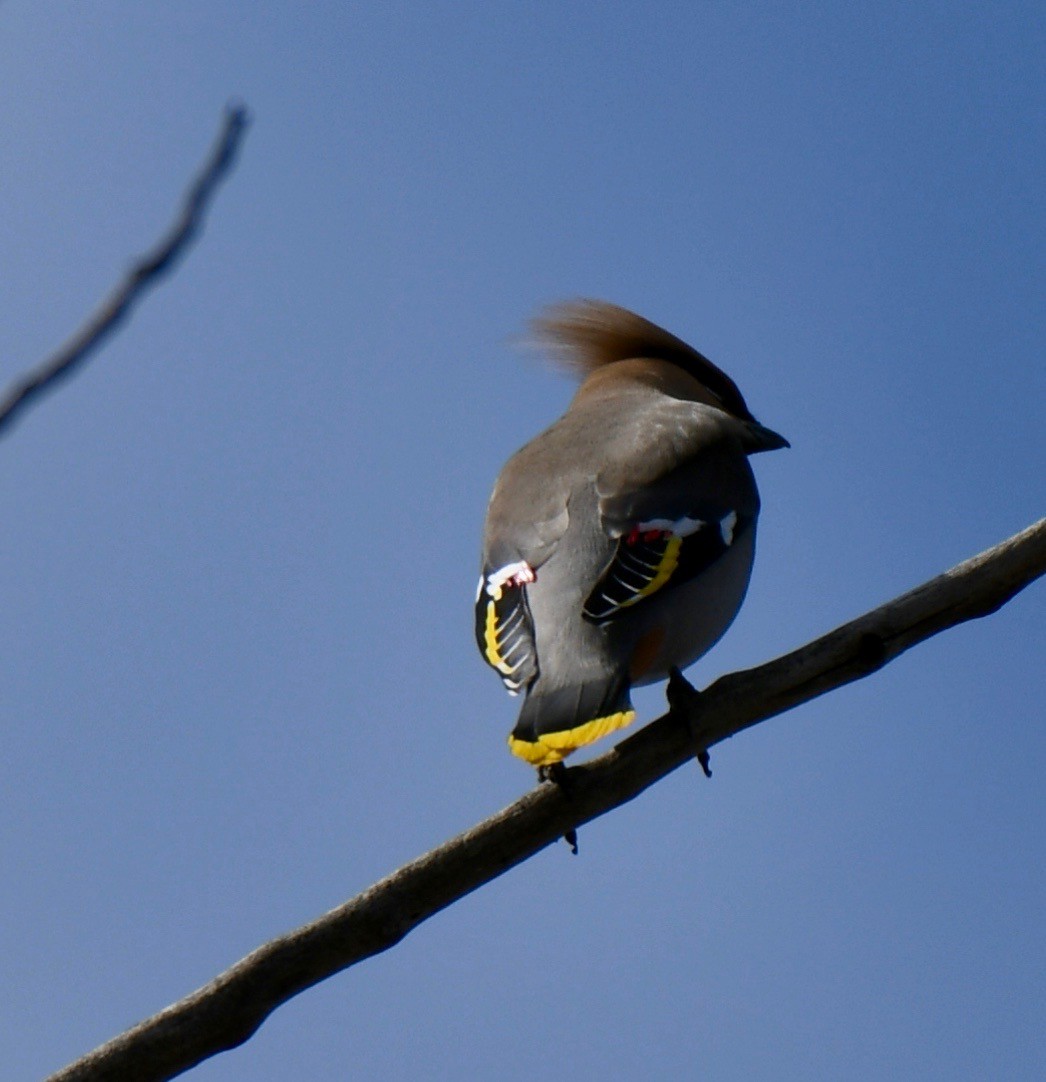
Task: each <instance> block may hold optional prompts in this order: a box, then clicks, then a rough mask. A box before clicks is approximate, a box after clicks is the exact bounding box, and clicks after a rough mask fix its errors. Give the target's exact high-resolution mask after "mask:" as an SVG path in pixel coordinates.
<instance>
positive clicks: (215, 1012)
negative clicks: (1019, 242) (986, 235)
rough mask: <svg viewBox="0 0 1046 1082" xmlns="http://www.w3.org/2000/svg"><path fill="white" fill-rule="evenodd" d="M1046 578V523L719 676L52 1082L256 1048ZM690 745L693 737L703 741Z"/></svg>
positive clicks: (147, 1074) (149, 1071)
mask: <svg viewBox="0 0 1046 1082" xmlns="http://www.w3.org/2000/svg"><path fill="white" fill-rule="evenodd" d="M1043 573H1046V519H1041V520H1040V521H1039V522H1037V523H1035V524H1034V525H1033V526H1029V527H1028V528H1027V529H1026V530H1024V531H1022V532H1021V533H1019V534H1016V535H1015V536H1014V537H1011V538H1009V539H1007V540H1006V541H1003V542H1001V543H1000V544H998V545H996V546H995V547H994V548H990V549H988V550H987V551H986V552H982V553H981V554H980V555H979V556H975V557H974V558H973V559H971V560H967V561H966V562H965V563H962V564H959V565H958V566H957V567H953V568H952V569H951V570H950V571H947V572H945V573H944V574H943V575H940V576H938V577H937V578H935V579H932V580H931V581H930V582H927V583H925V584H924V585H922V586H920V587H918V588H917V589H915V590H912V591H910V592H909V593H907V594H904V595H903V596H901V597H899V598H896V599H895V600H893V601H890V602H888V603H887V604H885V605H883V606H881V607H880V608H877V609H874V610H873V611H872V612H869V613H866V614H865V615H864V616H861V617H858V619H856V620H854V621H852V622H851V623H849V624H845V625H844V626H843V627H840V628H838V629H837V630H835V631H832V632H830V633H829V634H827V635H825V636H823V637H822V638H820V639H817V640H815V641H814V642H812V643H810V644H809V645H807V646H804V647H801V648H800V649H799V650H796V651H794V652H792V653H790V654H786V655H785V656H784V657H781V658H778V659H777V660H775V661H771V662H768V663H767V664H765V665H761V666H759V667H758V668H755V669H749V670H746V671H744V672H737V673H733V674H731V675H729V676H724V677H722V678H720V679H719V680H717V681H716V682H715V683H714V684H712V685H711V687H709V688H708V689H707V690H706V691H705V692H703V693H701V695H700V696H696V695H685V694H684V695H678V694H677V695H676V696H675V697H674V698H675V701H674V702H673V708H672V710H670V711H669V713H667V714H665V715H664V716H663V717H660V718H658V719H657V720H656V721H654V722H651V723H650V724H649V725H648V726H646V727H645V728H644V729H642V730H640V731H639V732H638V733H636V734H635V735H634V736H632V737H630V738H629V739H627V740H625V741H624V742H622V743H621V744H619V745H618V746H617V747H615V748H614V749H613V750H611V751H609V752H607V753H606V754H605V755H603V756H601V757H600V758H598V759H596V760H594V761H592V762H590V763H587V764H584V765H582V766H578V767H575V768H573V769H571V770H569V771H567V772H566V778H565V782H566V784H565V785H564V786H560V785H551V784H545V785H539V786H538V787H537V788H536V789H533V790H532V791H531V792H529V793H527V794H526V795H525V796H524V797H522V798H521V799H520V800H518V801H516V803H515V804H512V805H511V806H510V807H508V808H505V809H504V810H503V811H501V812H498V814H497V815H494V816H492V817H491V818H490V819H487V820H486V821H485V822H483V823H480V824H479V825H478V826H475V827H473V828H472V829H471V830H469V831H466V832H465V833H464V834H461V835H459V836H458V837H456V838H453V839H451V840H450V841H449V842H446V843H445V844H444V845H441V846H440V847H439V848H437V849H434V850H432V851H431V852H429V853H427V854H425V855H424V856H422V857H419V858H418V859H417V860H415V861H413V862H412V863H410V864H407V865H405V866H404V867H402V868H400V869H399V870H398V871H396V872H393V873H392V874H391V875H389V876H387V877H386V878H385V879H382V880H381V881H380V882H378V883H375V884H374V886H372V887H370V888H369V889H368V890H365V891H364V892H363V893H362V894H360V895H357V897H355V898H353V899H351V900H350V901H348V902H346V903H345V904H344V905H341V906H339V907H338V908H337V909H333V910H331V911H330V912H329V913H327V914H325V915H324V916H322V917H320V918H319V919H318V920H315V921H313V922H312V923H311V924H307V925H305V926H303V927H301V928H298V929H297V930H296V931H293V932H291V933H289V934H288V935H285V936H281V937H280V938H278V939H274V940H272V941H271V942H269V943H266V944H265V945H264V946H263V947H260V948H258V950H256V951H254V952H253V953H252V954H249V955H248V956H247V957H246V958H244V959H243V960H242V961H240V962H238V963H237V964H236V965H234V966H233V967H232V968H231V969H228V970H226V971H225V972H224V973H223V974H221V975H220V976H219V977H217V978H215V979H214V980H213V981H211V982H210V983H209V984H207V985H205V986H204V987H203V988H200V989H199V990H198V991H196V992H194V993H192V995H189V996H187V997H186V998H185V999H183V1000H181V1001H179V1002H178V1003H175V1004H173V1005H172V1006H170V1007H168V1008H167V1009H166V1010H164V1011H161V1012H160V1013H159V1014H157V1015H155V1016H153V1017H152V1018H149V1019H147V1020H146V1021H144V1022H142V1023H140V1024H139V1025H137V1026H135V1027H134V1028H133V1029H130V1030H128V1031H127V1032H126V1033H123V1034H122V1035H120V1036H119V1037H116V1038H115V1039H113V1040H112V1041H110V1042H109V1043H107V1044H104V1045H102V1046H101V1047H99V1048H97V1049H96V1050H95V1051H93V1052H91V1053H89V1054H88V1055H86V1056H84V1057H83V1059H80V1060H78V1061H77V1062H76V1063H73V1064H72V1065H70V1066H69V1067H67V1068H65V1069H64V1070H62V1071H59V1072H58V1073H57V1074H55V1075H53V1076H52V1078H51V1079H50V1082H87V1080H91V1082H101V1080H103V1079H107V1080H113V1082H116V1080H125V1079H131V1078H133V1079H135V1080H136V1082H150V1080H154V1079H168V1078H173V1077H174V1076H175V1075H178V1074H180V1073H182V1072H183V1071H186V1070H188V1069H189V1068H191V1067H193V1066H194V1065H196V1064H197V1063H199V1062H201V1061H202V1060H204V1059H206V1058H208V1057H209V1056H213V1055H215V1054H216V1053H218V1052H221V1051H224V1050H226V1049H229V1048H233V1047H235V1046H236V1045H238V1044H241V1043H242V1042H244V1041H245V1040H247V1039H248V1038H249V1037H250V1036H251V1034H252V1033H254V1031H255V1030H256V1029H257V1028H258V1027H259V1026H260V1025H261V1023H262V1022H263V1021H264V1020H265V1019H266V1017H268V1015H269V1014H270V1013H271V1012H272V1011H273V1010H275V1009H276V1008H277V1007H278V1006H280V1004H282V1003H285V1002H287V1000H289V999H290V998H291V997H293V996H295V995H297V994H298V993H299V992H302V991H304V990H305V989H306V988H309V987H311V986H312V985H314V984H317V983H318V982H320V981H322V980H324V979H326V978H327V977H330V976H332V975H333V974H335V973H338V972H340V971H341V970H343V969H347V968H348V967H349V966H351V965H353V964H355V963H356V962H359V961H361V960H363V959H364V958H368V957H370V956H371V955H374V954H378V953H379V952H381V951H384V950H387V949H388V948H389V947H391V946H393V945H394V944H396V943H398V942H399V941H400V940H401V939H402V938H403V937H404V936H405V935H406V934H407V933H408V932H409V931H411V930H412V929H413V928H415V927H417V925H418V924H420V923H421V922H422V921H424V920H425V919H426V918H428V917H431V916H432V915H433V914H434V913H438V912H439V911H440V910H441V909H443V908H445V907H446V906H448V905H450V904H451V903H452V902H455V901H457V900H458V899H459V898H462V897H464V896H465V895H466V894H468V893H470V892H471V891H473V890H475V889H476V888H477V887H480V886H482V885H483V884H484V883H487V882H489V881H490V880H492V879H494V878H496V877H497V876H499V875H501V874H502V872H505V871H507V870H508V869H509V868H512V867H513V866H514V865H516V864H519V863H520V862H521V861H524V860H526V859H527V858H528V857H530V856H532V855H533V854H534V853H536V852H538V850H540V849H543V848H544V847H545V846H547V845H550V844H551V843H552V842H554V841H556V840H557V839H559V838H560V837H562V836H563V835H564V834H566V833H567V832H568V831H569V830H571V829H573V828H575V827H577V826H579V825H580V824H582V823H586V822H589V821H590V820H592V819H595V818H596V817H598V816H600V815H603V814H604V813H606V812H608V811H610V810H611V809H612V808H615V807H618V806H619V805H621V804H624V803H625V802H626V801H629V800H631V799H632V798H633V797H635V796H637V795H638V794H639V793H641V792H642V791H643V790H644V789H646V788H647V787H648V786H649V785H652V784H653V783H654V782H656V781H658V780H659V779H660V778H663V777H664V776H665V775H666V774H668V773H670V772H671V771H673V770H675V769H676V768H677V767H679V766H681V765H682V764H684V763H685V762H687V761H688V760H689V759H691V758H692V757H693V756H694V755H695V754H696V753H698V752H699V751H701V750H702V749H706V748H708V747H710V746H711V745H713V744H716V743H718V742H720V741H722V740H725V739H727V737H730V736H733V735H734V734H735V733H738V732H740V731H741V730H742V729H746V728H748V727H749V726H752V725H755V724H757V723H758V722H760V721H764V720H766V719H767V718H770V717H773V716H774V715H775V714H780V713H781V712H782V711H785V710H788V709H790V708H791V707H793V706H796V705H798V704H799V703H803V702H807V701H809V700H810V699H813V698H815V697H817V696H818V695H821V694H823V693H824V692H826V691H830V690H831V689H832V688H836V687H839V686H840V685H842V684H846V683H849V682H850V681H853V680H858V679H860V678H861V677H863V676H867V675H868V674H869V673H871V672H874V671H875V670H876V669H879V668H881V667H882V666H883V665H885V664H886V663H887V662H889V661H891V660H893V658H895V657H897V656H898V655H899V654H900V653H902V652H903V651H905V650H907V649H908V648H909V647H911V646H914V645H916V643H919V642H922V641H923V640H924V639H927V638H929V637H930V636H932V635H935V634H937V632H939V631H943V630H944V629H945V628H948V627H952V626H954V625H955V624H959V623H962V622H963V621H964V620H970V619H973V618H975V617H979V616H986V615H988V614H989V613H992V612H994V611H995V610H996V609H998V608H999V607H1001V606H1002V605H1004V604H1006V602H1007V601H1009V600H1010V599H1011V598H1012V597H1013V596H1014V595H1015V594H1016V593H1018V592H1019V591H1020V590H1022V589H1023V588H1024V587H1025V586H1027V585H1028V584H1029V583H1031V582H1033V581H1034V580H1035V579H1037V578H1038V577H1039V576H1040V575H1042V574H1043ZM695 733H696V734H698V736H697V738H696V740H695Z"/></svg>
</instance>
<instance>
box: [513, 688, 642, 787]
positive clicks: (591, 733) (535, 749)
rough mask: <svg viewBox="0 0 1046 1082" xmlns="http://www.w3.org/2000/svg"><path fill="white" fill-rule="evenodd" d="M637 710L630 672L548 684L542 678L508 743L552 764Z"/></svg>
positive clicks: (624, 722)
mask: <svg viewBox="0 0 1046 1082" xmlns="http://www.w3.org/2000/svg"><path fill="white" fill-rule="evenodd" d="M635 716H636V712H635V710H633V709H632V701H631V699H630V698H629V682H628V680H627V678H625V677H624V676H621V675H612V676H609V677H607V678H605V679H602V680H596V681H590V682H588V683H584V684H575V685H573V686H570V687H561V688H552V689H548V690H546V689H543V688H542V687H541V682H540V681H538V683H537V684H536V685H535V686H534V688H533V689H532V690H531V691H530V692H529V693H528V694H527V698H526V700H525V702H524V703H523V708H522V710H520V712H519V720H518V721H517V722H516V727H515V729H513V730H512V735H511V736H510V737H509V738H508V744H509V747H510V748H511V750H512V753H513V754H514V755H518V756H519V757H520V758H521V759H525V760H526V761H527V762H528V763H530V764H531V765H532V766H551V765H552V764H553V763H558V762H561V761H562V760H563V759H565V758H566V757H567V756H568V755H569V754H570V753H571V752H573V751H577V749H578V748H581V747H584V746H585V745H586V744H591V743H592V741H594V740H598V739H599V738H600V737H601V736H606V735H607V733H612V732H613V731H614V730H615V729H621V728H623V727H624V726H626V725H628V724H629V723H630V722H631V721H632V720H633V719H634V718H635Z"/></svg>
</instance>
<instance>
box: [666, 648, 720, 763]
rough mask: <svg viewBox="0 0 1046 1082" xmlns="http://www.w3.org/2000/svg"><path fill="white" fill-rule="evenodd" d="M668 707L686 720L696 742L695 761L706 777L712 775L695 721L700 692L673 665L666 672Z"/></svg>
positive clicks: (709, 761)
mask: <svg viewBox="0 0 1046 1082" xmlns="http://www.w3.org/2000/svg"><path fill="white" fill-rule="evenodd" d="M667 696H668V709H669V710H670V711H671V712H672V713H673V714H681V715H682V716H683V719H684V720H685V721H686V724H687V728H688V729H689V730H690V735H691V736H692V737H693V738H694V742H695V743H696V744H698V749H697V752H696V757H697V761H698V763H699V764H700V766H701V769H702V770H703V771H704V775H705V777H706V778H710V777H711V776H712V767H711V760H710V759H709V756H708V749H707V748H705V747H703V746H701V744H700V742H701V740H702V737H703V734H702V732H701V728H700V726H699V725H698V723H697V716H698V715H699V714H700V712H701V692H699V691H698V690H697V688H695V687H694V685H693V684H691V683H690V681H689V680H687V678H686V677H685V676H684V675H683V674H682V673H681V672H680V671H679V669H677V668H676V667H675V666H674V665H673V666H672V668H671V669H670V670H669V673H668V690H667Z"/></svg>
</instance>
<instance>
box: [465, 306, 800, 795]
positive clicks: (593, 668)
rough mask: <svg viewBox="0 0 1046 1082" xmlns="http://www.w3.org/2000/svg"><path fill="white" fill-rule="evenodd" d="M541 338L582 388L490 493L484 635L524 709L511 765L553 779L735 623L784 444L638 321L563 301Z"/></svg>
mask: <svg viewBox="0 0 1046 1082" xmlns="http://www.w3.org/2000/svg"><path fill="white" fill-rule="evenodd" d="M533 327H534V330H535V332H536V335H535V337H536V340H537V342H538V344H540V345H542V346H544V347H545V349H546V351H547V352H548V353H549V354H550V356H551V358H552V359H553V361H555V362H558V363H559V364H560V366H561V367H564V368H565V369H566V370H567V371H568V372H570V373H571V374H573V375H574V376H575V377H576V378H577V379H578V380H579V383H580V385H579V387H578V389H577V392H576V394H575V395H574V398H573V400H572V401H571V402H570V405H569V408H568V409H567V411H566V413H564V414H563V416H562V417H560V418H559V420H557V421H555V423H553V424H552V425H551V426H550V427H549V428H547V429H545V431H543V432H542V433H541V434H540V435H538V436H537V437H535V438H534V439H532V440H531V441H530V442H529V443H527V444H526V445H525V446H523V447H522V448H521V449H520V450H519V451H517V452H516V453H515V454H514V455H512V457H511V458H510V459H509V460H508V462H507V463H506V464H505V466H504V468H503V469H502V471H501V473H500V475H499V476H498V478H497V481H496V482H495V485H494V489H493V493H492V495H491V497H490V502H489V505H488V507H487V513H486V521H485V524H484V529H483V551H482V570H481V574H480V579H479V585H478V588H477V591H476V605H475V633H476V642H477V645H478V647H479V651H480V654H481V655H482V657H483V659H484V660H485V661H486V662H487V664H488V665H490V666H491V667H492V668H493V669H494V670H495V671H496V672H497V674H498V675H499V676H500V678H501V680H502V682H503V683H504V685H505V688H506V689H507V690H508V692H509V693H510V694H511V695H522V696H523V701H522V705H521V708H520V712H519V717H518V720H517V722H516V725H515V727H514V728H513V730H512V732H511V734H510V735H509V738H508V743H509V748H510V749H511V751H512V752H513V753H514V754H515V755H517V756H518V757H519V758H521V759H523V760H524V761H525V762H527V763H529V764H530V765H532V766H534V767H536V768H538V771H539V775H541V776H543V777H547V776H549V774H548V773H547V772H549V771H562V769H563V767H562V765H561V764H562V761H563V760H564V759H565V758H566V757H567V756H568V755H570V754H571V753H572V752H575V751H577V750H578V749H579V748H582V747H585V746H587V745H588V744H591V743H592V742H593V741H595V740H598V739H600V738H601V737H604V736H606V735H608V734H609V733H612V732H614V731H615V730H618V729H621V728H623V727H624V726H626V725H628V724H630V723H631V722H632V721H633V720H634V719H635V710H634V708H633V706H632V702H631V694H630V693H631V688H632V687H633V686H637V685H643V684H650V683H654V682H656V681H658V680H661V679H664V678H665V677H667V676H672V675H673V674H674V673H676V674H677V673H678V672H679V671H680V670H682V669H683V668H685V667H686V666H688V665H690V664H692V663H693V662H694V661H696V660H697V659H698V658H700V657H701V656H703V655H704V654H705V653H706V652H707V651H708V650H710V649H711V647H712V646H713V645H714V644H715V643H716V642H717V641H718V640H719V638H720V637H721V636H722V635H723V633H724V632H725V631H726V629H727V628H728V627H729V626H730V624H731V623H732V622H733V620H734V617H735V616H736V615H737V612H738V610H739V609H740V607H741V603H742V601H743V600H744V596H745V593H746V591H747V589H748V582H749V579H750V577H751V572H752V562H753V558H754V555H755V534H756V520H757V518H758V516H759V507H760V503H759V493H758V490H757V488H756V483H755V477H754V475H753V473H752V469H751V466H750V465H749V462H748V456H749V455H752V454H756V453H758V452H760V451H772V450H777V449H779V448H783V447H788V446H789V443H788V441H787V440H786V439H785V438H784V437H783V436H780V435H778V433H776V432H774V431H772V430H771V429H769V428H766V427H764V426H763V425H761V424H759V422H758V421H756V419H755V418H754V417H753V416H752V413H751V412H750V410H749V409H748V406H747V405H746V403H745V400H744V398H743V397H742V395H741V392H740V391H739V390H738V388H737V385H736V384H735V383H734V382H733V380H731V379H730V377H729V376H727V375H726V373H725V372H723V371H722V370H721V369H720V368H717V367H716V365H714V364H713V363H712V362H711V361H710V360H708V358H707V357H705V356H704V355H703V354H701V353H699V352H698V351H697V350H696V349H694V348H693V347H691V346H689V345H687V344H686V343H685V342H684V341H682V340H681V339H679V338H677V337H675V335H673V334H670V333H669V332H668V331H666V330H664V329H663V328H662V327H659V326H657V325H656V324H654V323H652V322H650V321H649V320H647V319H644V318H643V317H642V316H639V315H637V314H636V313H634V312H632V311H630V310H628V309H627V308H622V307H620V306H618V305H615V304H611V303H609V302H606V301H599V300H588V299H582V300H574V301H567V302H563V303H560V304H558V305H554V306H553V307H551V308H549V309H547V310H546V311H545V312H544V313H543V314H542V315H540V316H539V317H538V318H537V319H536V320H535V321H534V323H533ZM670 687H671V685H670ZM702 765H705V764H704V763H703V764H702Z"/></svg>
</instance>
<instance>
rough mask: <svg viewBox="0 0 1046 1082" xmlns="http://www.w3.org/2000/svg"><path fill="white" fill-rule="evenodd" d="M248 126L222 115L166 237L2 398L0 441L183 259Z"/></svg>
mask: <svg viewBox="0 0 1046 1082" xmlns="http://www.w3.org/2000/svg"><path fill="white" fill-rule="evenodd" d="M247 124H248V116H247V110H246V109H245V108H244V107H243V106H241V105H232V106H229V107H228V108H227V109H226V111H225V118H224V121H223V123H222V130H221V132H220V133H219V135H218V140H217V142H216V143H215V145H214V150H213V151H212V152H211V155H210V157H209V158H208V160H207V162H206V164H205V165H204V167H203V169H202V170H201V171H200V174H199V176H197V178H196V180H195V181H193V184H192V187H191V188H190V189H189V191H188V192H187V193H186V196H185V200H184V202H183V204H182V208H181V211H180V212H179V215H178V218H177V219H176V221H175V222H174V224H173V225H172V226H171V229H170V231H169V232H168V234H167V236H166V237H164V238H163V240H161V241H160V242H159V243H158V244H157V245H156V247H155V248H153V250H152V251H150V252H148V253H146V254H145V255H144V256H142V258H141V259H140V260H139V261H138V262H137V263H136V264H135V265H134V266H133V267H132V268H131V270H130V272H129V273H128V274H127V276H126V277H125V278H124V280H123V281H122V282H121V283H120V284H119V285H118V286H117V287H116V289H114V290H113V292H112V293H111V294H110V296H109V297H108V298H107V299H106V300H105V301H104V302H103V304H102V305H101V307H100V308H99V309H98V310H97V311H96V312H95V313H94V315H92V316H91V317H90V319H88V321H87V323H85V324H84V326H83V327H81V328H80V330H79V331H77V332H76V334H74V335H73V337H72V338H70V339H69V341H68V342H66V343H65V345H63V346H62V347H61V348H60V349H59V350H58V351H57V352H56V353H55V354H54V355H53V356H51V357H49V358H48V359H47V360H46V361H44V362H43V363H42V364H40V365H39V366H38V367H36V368H34V369H32V370H31V371H29V372H27V373H25V375H23V376H22V377H20V378H19V379H17V380H16V381H15V382H14V383H13V384H12V385H11V386H10V387H9V388H8V389H7V391H6V392H4V394H3V395H2V397H0V436H2V435H4V433H5V432H6V431H7V430H8V429H9V428H10V427H11V424H12V422H13V421H14V420H15V419H16V418H17V417H18V415H19V414H20V413H21V412H22V410H23V409H25V407H26V406H29V405H31V404H32V403H33V402H34V401H35V400H36V399H37V398H39V397H40V396H41V395H42V394H44V393H45V392H46V391H48V390H50V389H51V388H52V387H54V386H55V385H56V384H58V383H59V382H60V381H61V380H63V379H66V378H67V377H68V376H71V375H72V374H73V373H74V372H75V371H76V370H77V369H78V368H79V367H80V366H81V365H82V364H83V363H84V361H86V360H87V359H88V357H89V356H90V355H91V354H92V353H93V352H94V351H95V350H96V349H97V348H98V347H99V346H100V345H101V344H102V343H103V342H104V341H105V339H106V338H108V337H109V335H110V334H112V332H113V331H115V330H116V328H117V327H118V326H119V325H120V324H121V323H122V322H123V321H124V320H125V319H126V318H127V316H128V315H130V313H131V310H132V309H133V308H134V306H135V305H136V304H137V303H138V302H139V301H140V300H141V299H142V298H143V297H144V296H145V294H146V293H147V292H148V291H149V289H150V288H151V287H152V286H154V285H156V283H157V282H158V281H159V280H160V279H161V278H162V277H163V276H164V275H165V274H167V273H168V272H169V271H170V270H171V269H172V268H173V267H174V265H175V264H176V263H177V261H178V260H179V259H180V258H181V257H182V256H183V255H184V254H185V253H186V251H187V250H188V249H189V247H190V245H191V244H192V242H193V240H194V239H195V237H196V235H197V233H199V231H200V229H201V227H202V226H203V220H204V215H205V214H206V212H207V208H208V205H209V204H210V202H211V198H212V197H213V195H214V193H215V191H216V190H217V188H218V186H219V184H220V183H221V182H222V180H224V178H225V177H226V175H227V174H228V173H229V171H230V170H231V169H232V166H233V164H234V163H235V161H236V154H237V151H238V150H239V148H240V143H241V141H242V139H243V135H244V132H245V131H246V128H247Z"/></svg>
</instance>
